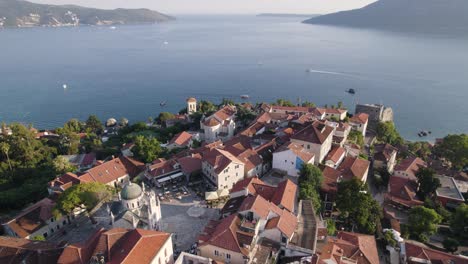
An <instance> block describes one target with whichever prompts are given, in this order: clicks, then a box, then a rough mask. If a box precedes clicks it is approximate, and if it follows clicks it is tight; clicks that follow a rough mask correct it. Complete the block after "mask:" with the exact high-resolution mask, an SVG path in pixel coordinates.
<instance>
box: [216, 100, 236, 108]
mask: <svg viewBox="0 0 468 264" xmlns="http://www.w3.org/2000/svg"><path fill="white" fill-rule="evenodd" d="M225 105H236V102H234V101H233V100H231V99H228V98H223V100H222V101H221V104H219V106H220V107H221V106H225Z"/></svg>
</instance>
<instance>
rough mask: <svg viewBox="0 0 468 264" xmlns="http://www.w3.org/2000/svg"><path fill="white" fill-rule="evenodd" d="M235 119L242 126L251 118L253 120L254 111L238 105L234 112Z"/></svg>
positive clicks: (250, 120) (249, 121)
mask: <svg viewBox="0 0 468 264" xmlns="http://www.w3.org/2000/svg"><path fill="white" fill-rule="evenodd" d="M236 117H237V120H239V121H240V122H241V123H242V124H243V125H244V126H245V125H248V124H250V123H251V122H252V121H253V120H255V117H256V115H255V113H254V112H252V111H250V110H249V109H247V108H245V107H243V106H239V107H238V108H237V113H236Z"/></svg>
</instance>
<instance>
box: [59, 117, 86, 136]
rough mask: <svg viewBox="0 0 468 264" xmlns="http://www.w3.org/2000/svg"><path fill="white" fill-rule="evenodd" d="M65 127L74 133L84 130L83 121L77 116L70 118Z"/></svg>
mask: <svg viewBox="0 0 468 264" xmlns="http://www.w3.org/2000/svg"><path fill="white" fill-rule="evenodd" d="M63 128H64V129H66V130H68V131H71V132H74V133H80V132H81V131H82V130H83V126H82V125H81V122H80V121H79V120H78V119H76V118H73V119H70V120H69V121H68V122H67V123H65V125H64V126H63Z"/></svg>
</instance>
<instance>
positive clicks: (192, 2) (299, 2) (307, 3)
mask: <svg viewBox="0 0 468 264" xmlns="http://www.w3.org/2000/svg"><path fill="white" fill-rule="evenodd" d="M30 1H32V2H37V3H50V4H77V5H83V6H89V7H97V8H117V7H123V8H141V7H146V8H151V9H154V10H157V11H161V12H165V13H168V14H184V13H204V14H208V13H218V14H229V13H234V14H242V13H251V14H252V13H253V14H255V13H297V14H300V13H303V14H317V13H319V14H324V13H331V12H335V11H341V10H349V9H354V8H360V7H363V6H365V5H367V4H369V3H371V2H374V1H375V0H30Z"/></svg>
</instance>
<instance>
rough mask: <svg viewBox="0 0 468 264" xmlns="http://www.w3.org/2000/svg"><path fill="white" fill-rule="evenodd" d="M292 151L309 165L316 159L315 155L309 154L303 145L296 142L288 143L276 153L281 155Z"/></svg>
mask: <svg viewBox="0 0 468 264" xmlns="http://www.w3.org/2000/svg"><path fill="white" fill-rule="evenodd" d="M287 150H291V151H292V152H293V153H294V154H295V155H296V156H298V157H299V158H300V159H301V160H302V161H303V162H305V163H308V162H309V161H311V160H312V159H313V158H314V156H315V155H314V154H313V153H310V152H307V151H306V150H305V149H304V148H303V147H302V146H301V145H299V144H296V143H294V142H286V143H285V144H283V145H282V146H281V147H279V148H278V149H277V150H276V151H275V152H276V153H280V152H283V151H287Z"/></svg>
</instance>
